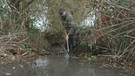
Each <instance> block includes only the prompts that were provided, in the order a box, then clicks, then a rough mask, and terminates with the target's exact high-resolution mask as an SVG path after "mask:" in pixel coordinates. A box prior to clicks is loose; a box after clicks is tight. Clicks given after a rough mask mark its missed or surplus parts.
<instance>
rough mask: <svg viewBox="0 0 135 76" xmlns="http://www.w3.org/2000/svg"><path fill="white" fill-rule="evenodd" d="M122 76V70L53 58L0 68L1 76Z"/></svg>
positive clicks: (16, 63)
mask: <svg viewBox="0 0 135 76" xmlns="http://www.w3.org/2000/svg"><path fill="white" fill-rule="evenodd" d="M8 73H11V75H12V76H120V70H117V69H112V68H110V69H105V68H100V67H97V66H95V65H92V64H87V63H82V62H80V61H79V59H77V58H69V60H68V61H67V60H66V59H65V58H64V57H58V56H56V57H55V56H53V57H52V56H51V57H43V58H38V59H36V60H34V61H30V62H14V63H11V64H8V65H1V66H0V76H5V75H6V74H8Z"/></svg>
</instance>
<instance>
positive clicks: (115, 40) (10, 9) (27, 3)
mask: <svg viewBox="0 0 135 76" xmlns="http://www.w3.org/2000/svg"><path fill="white" fill-rule="evenodd" d="M134 6H135V1H134V0H0V25H1V26H0V43H1V44H0V56H1V57H6V56H8V55H21V56H26V55H27V54H28V55H29V54H31V53H33V52H34V53H36V54H43V55H44V54H48V53H50V52H52V49H50V47H51V48H52V47H53V46H54V45H55V44H59V45H62V43H63V41H64V33H63V29H64V28H63V26H62V24H61V22H60V18H59V14H58V10H59V8H66V9H68V10H69V11H70V12H71V13H72V14H73V17H74V20H75V21H76V23H77V24H78V26H79V27H80V45H79V50H78V55H79V56H84V57H85V58H88V59H89V58H90V57H93V55H99V54H100V55H104V56H109V57H111V58H113V59H114V60H115V61H125V60H131V61H134V60H135V58H134V57H135V46H134V45H135V34H134V32H135V26H134V24H135V22H134V21H135V8H134ZM91 17H94V20H91V19H89V18H91ZM85 20H88V21H93V23H92V24H89V26H84V25H86V24H83V26H82V25H81V24H82V23H83V22H84V21H85ZM39 25H40V26H41V27H39ZM31 55H33V54H31ZM94 58H95V57H94Z"/></svg>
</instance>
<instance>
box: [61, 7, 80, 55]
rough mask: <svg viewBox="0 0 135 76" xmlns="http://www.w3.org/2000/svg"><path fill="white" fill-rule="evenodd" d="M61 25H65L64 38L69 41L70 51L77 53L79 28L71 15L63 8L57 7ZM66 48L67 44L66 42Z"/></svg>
mask: <svg viewBox="0 0 135 76" xmlns="http://www.w3.org/2000/svg"><path fill="white" fill-rule="evenodd" d="M59 14H60V16H61V21H62V25H63V26H64V27H65V39H66V41H68V43H69V50H70V53H71V52H72V53H73V54H75V55H77V46H78V41H79V28H78V26H77V24H76V23H75V22H74V20H73V16H72V15H71V13H70V12H68V11H66V10H65V9H63V8H61V9H59ZM66 49H68V48H67V44H66Z"/></svg>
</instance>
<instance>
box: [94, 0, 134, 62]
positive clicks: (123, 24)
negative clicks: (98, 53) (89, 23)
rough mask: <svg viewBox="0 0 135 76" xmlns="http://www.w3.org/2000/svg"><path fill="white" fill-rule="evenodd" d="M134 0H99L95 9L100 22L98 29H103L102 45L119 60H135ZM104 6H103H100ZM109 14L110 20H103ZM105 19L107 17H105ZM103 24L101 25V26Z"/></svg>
mask: <svg viewBox="0 0 135 76" xmlns="http://www.w3.org/2000/svg"><path fill="white" fill-rule="evenodd" d="M134 2H135V1H133V0H113V1H111V0H110V1H109V0H108V1H105V0H100V1H97V2H96V3H97V5H96V6H95V9H98V11H97V12H96V13H97V14H96V15H97V17H99V14H100V17H101V18H100V17H99V18H98V22H97V24H96V26H97V28H96V30H98V31H99V30H102V40H100V41H102V42H101V43H102V44H100V45H102V46H104V47H106V48H107V49H109V50H111V52H112V53H111V54H113V55H114V57H115V58H117V59H118V60H123V59H132V60H134V56H135V54H134V53H135V49H134V45H135V43H134V37H135V35H134V32H135V31H134V30H135V26H134V24H135V23H134V17H135V14H134V13H135V11H134V10H133V9H134V8H133V7H134V6H135V4H134ZM99 6H102V7H99ZM106 16H108V17H109V18H110V20H108V21H107V19H106V22H103V17H106ZM104 20H105V19H104ZM100 26H101V27H100Z"/></svg>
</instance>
